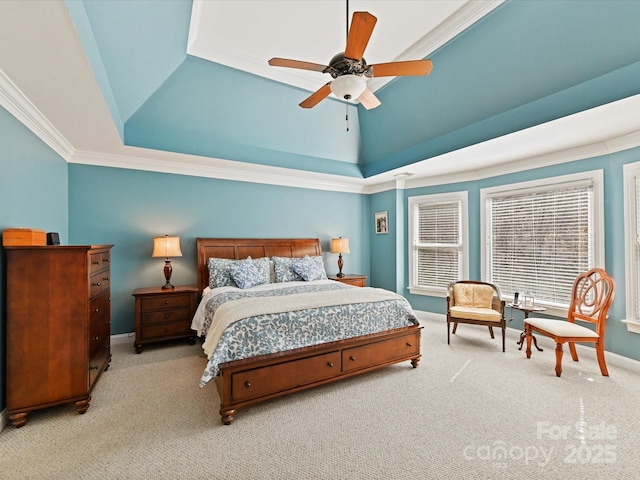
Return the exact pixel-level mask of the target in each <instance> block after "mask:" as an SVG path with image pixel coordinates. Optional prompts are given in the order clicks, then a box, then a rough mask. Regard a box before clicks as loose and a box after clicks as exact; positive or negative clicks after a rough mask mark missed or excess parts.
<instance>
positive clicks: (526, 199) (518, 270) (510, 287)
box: [485, 181, 594, 307]
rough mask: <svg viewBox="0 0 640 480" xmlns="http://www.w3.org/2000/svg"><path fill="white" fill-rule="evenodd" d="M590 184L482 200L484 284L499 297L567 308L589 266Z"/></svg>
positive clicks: (513, 193)
mask: <svg viewBox="0 0 640 480" xmlns="http://www.w3.org/2000/svg"><path fill="white" fill-rule="evenodd" d="M593 189H594V187H593V182H591V181H581V182H574V183H570V184H558V185H548V186H545V187H538V188H535V189H529V190H524V191H512V192H503V193H501V194H497V195H495V196H493V197H491V198H490V199H489V201H488V202H487V212H486V213H487V218H488V219H489V227H490V228H488V229H487V232H488V235H487V245H486V247H487V248H486V250H485V251H486V252H487V256H488V258H487V266H488V270H487V271H488V273H489V281H490V282H492V283H496V284H497V285H498V286H499V287H500V289H501V290H502V292H503V293H506V294H507V295H509V294H512V293H513V292H525V291H529V292H531V293H533V294H534V296H535V299H536V301H541V302H543V303H546V304H549V305H558V306H563V307H564V306H568V305H569V303H570V299H571V288H572V286H573V282H574V280H575V277H576V276H577V275H578V274H579V273H582V272H584V271H587V270H588V269H589V268H591V266H592V265H593V257H594V255H593V242H594V236H593V225H592V221H593V220H592V218H593Z"/></svg>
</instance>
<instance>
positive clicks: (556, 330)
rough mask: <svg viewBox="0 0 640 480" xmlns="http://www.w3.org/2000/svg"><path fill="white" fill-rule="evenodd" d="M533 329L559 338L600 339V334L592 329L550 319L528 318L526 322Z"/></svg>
mask: <svg viewBox="0 0 640 480" xmlns="http://www.w3.org/2000/svg"><path fill="white" fill-rule="evenodd" d="M524 323H525V324H527V323H528V324H529V325H531V326H532V327H538V328H540V329H542V330H544V331H545V332H549V333H550V334H552V335H556V336H558V337H588V338H598V334H597V333H596V332H594V331H593V330H591V329H590V328H587V327H583V326H582V325H578V324H575V323H571V322H567V321H566V320H551V319H549V318H528V319H526V320H525V322H524Z"/></svg>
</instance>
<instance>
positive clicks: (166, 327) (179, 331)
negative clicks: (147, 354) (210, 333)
mask: <svg viewBox="0 0 640 480" xmlns="http://www.w3.org/2000/svg"><path fill="white" fill-rule="evenodd" d="M190 326H191V324H190V322H180V323H161V324H156V325H151V326H147V327H142V341H145V340H147V339H154V340H155V339H160V338H163V337H172V336H174V335H178V336H184V335H190V334H193V330H191V328H190Z"/></svg>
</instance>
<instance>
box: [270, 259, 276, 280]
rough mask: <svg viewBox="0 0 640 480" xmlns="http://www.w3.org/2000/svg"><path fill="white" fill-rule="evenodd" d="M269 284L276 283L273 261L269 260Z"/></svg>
mask: <svg viewBox="0 0 640 480" xmlns="http://www.w3.org/2000/svg"><path fill="white" fill-rule="evenodd" d="M269 283H276V266H275V262H274V261H273V259H272V260H269Z"/></svg>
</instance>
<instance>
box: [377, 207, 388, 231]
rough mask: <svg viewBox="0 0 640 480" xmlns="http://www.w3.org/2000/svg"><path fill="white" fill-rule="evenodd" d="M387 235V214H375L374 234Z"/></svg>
mask: <svg viewBox="0 0 640 480" xmlns="http://www.w3.org/2000/svg"><path fill="white" fill-rule="evenodd" d="M378 233H389V218H388V216H387V212H377V213H376V234H378Z"/></svg>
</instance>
